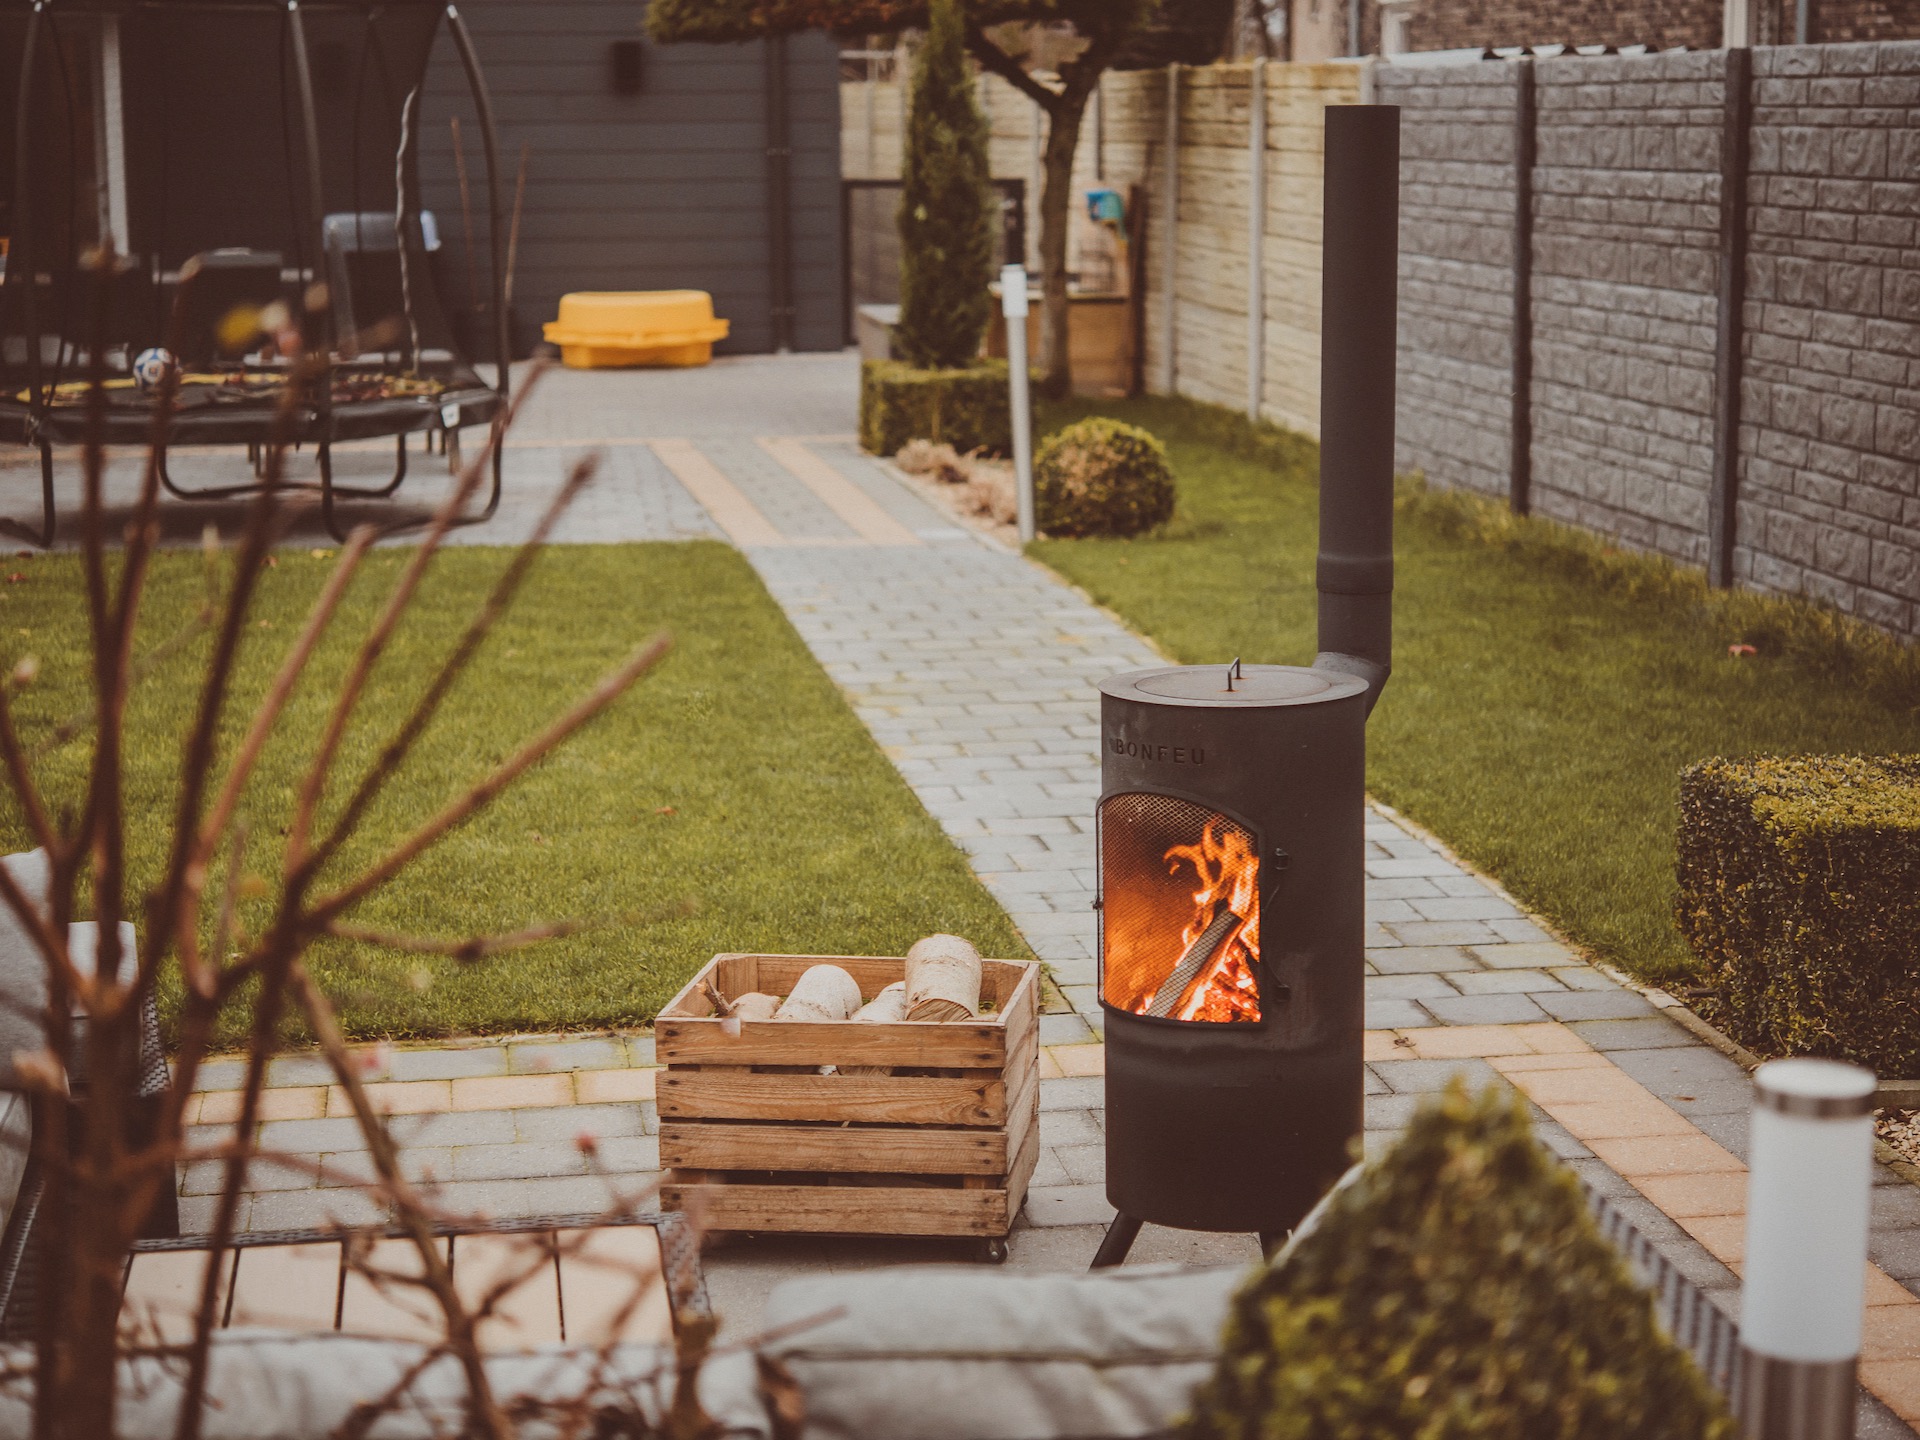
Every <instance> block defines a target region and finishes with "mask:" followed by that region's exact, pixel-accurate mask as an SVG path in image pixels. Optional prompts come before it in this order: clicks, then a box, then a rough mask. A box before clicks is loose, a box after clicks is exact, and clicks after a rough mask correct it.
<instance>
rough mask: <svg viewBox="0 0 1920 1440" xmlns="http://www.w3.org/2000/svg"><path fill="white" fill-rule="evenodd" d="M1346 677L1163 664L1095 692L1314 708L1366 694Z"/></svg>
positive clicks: (1291, 669) (1154, 700)
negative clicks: (1316, 705)
mask: <svg viewBox="0 0 1920 1440" xmlns="http://www.w3.org/2000/svg"><path fill="white" fill-rule="evenodd" d="M1366 689H1367V683H1366V681H1364V680H1361V679H1358V678H1356V677H1354V676H1351V675H1340V674H1336V673H1335V672H1333V671H1329V670H1312V669H1308V668H1307V667H1306V666H1303V665H1242V664H1241V663H1240V662H1239V661H1237V660H1236V661H1234V662H1233V663H1231V664H1228V665H1169V666H1166V667H1165V668H1163V669H1159V670H1129V671H1127V672H1126V673H1125V674H1123V675H1112V676H1109V677H1108V678H1107V679H1105V680H1102V681H1101V682H1100V693H1101V694H1103V695H1111V696H1113V697H1114V698H1115V699H1117V700H1136V701H1140V702H1143V703H1145V704H1149V705H1152V704H1168V703H1170V704H1174V705H1224V706H1271V705H1314V704H1321V703H1324V702H1327V701H1333V700H1345V699H1348V698H1350V697H1352V696H1355V695H1364V694H1365V693H1366Z"/></svg>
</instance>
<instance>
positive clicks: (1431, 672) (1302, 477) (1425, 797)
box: [1034, 399, 1920, 978]
mask: <svg viewBox="0 0 1920 1440" xmlns="http://www.w3.org/2000/svg"><path fill="white" fill-rule="evenodd" d="M1093 409H1097V410H1098V411H1099V412H1101V413H1107V414H1113V415H1117V416H1119V417H1121V418H1123V419H1127V420H1131V421H1134V422H1135V423H1138V424H1142V425H1145V426H1146V427H1147V428H1149V429H1151V430H1152V431H1153V432H1154V433H1155V434H1157V435H1159V436H1160V437H1161V438H1162V439H1163V440H1165V441H1166V442H1167V446H1168V450H1169V452H1170V455H1171V458H1172V461H1173V465H1174V469H1175V472H1176V474H1177V476H1178V479H1179V485H1180V500H1179V508H1178V511H1177V513H1176V515H1175V518H1174V520H1173V521H1172V522H1171V523H1170V524H1169V525H1168V526H1167V527H1166V528H1165V529H1164V531H1162V532H1160V533H1158V534H1155V535H1153V536H1150V537H1145V538H1141V539H1136V540H1131V541H1124V540H1077V541H1042V542H1040V543H1039V544H1038V545H1036V547H1035V549H1034V554H1035V555H1036V556H1038V557H1039V558H1040V559H1042V560H1044V561H1045V562H1046V563H1047V564H1049V565H1051V566H1053V567H1054V568H1055V569H1056V570H1058V571H1059V572H1060V573H1061V574H1063V575H1065V576H1066V577H1068V578H1069V579H1071V580H1073V581H1074V582H1076V583H1077V584H1079V585H1081V586H1082V587H1083V588H1085V589H1086V590H1087V592H1088V593H1089V594H1091V595H1092V596H1093V597H1094V598H1095V599H1096V600H1098V601H1100V602H1101V603H1103V604H1105V605H1108V606H1110V607H1112V608H1113V609H1114V610H1115V611H1117V612H1118V613H1119V614H1120V615H1122V616H1123V617H1125V618H1126V619H1127V620H1128V621H1129V622H1130V623H1131V624H1133V625H1134V626H1135V627H1136V628H1138V629H1140V630H1142V631H1144V632H1145V633H1147V634H1148V635H1151V636H1152V637H1153V638H1154V639H1155V640H1157V641H1159V642H1160V644H1161V645H1163V646H1164V647H1165V648H1166V650H1167V651H1168V652H1169V653H1170V654H1173V655H1175V656H1177V657H1178V658H1179V659H1181V660H1182V661H1186V662H1220V661H1224V660H1229V659H1231V658H1232V657H1233V656H1235V655H1240V656H1242V657H1244V658H1245V659H1247V660H1249V661H1265V662H1282V663H1297V664H1301V663H1306V662H1308V661H1309V660H1311V658H1312V656H1313V653H1314V592H1313V560H1314V550H1315V545H1316V538H1317V537H1316V534H1315V527H1316V494H1315V483H1316V482H1315V473H1316V470H1315V467H1316V464H1317V459H1316V455H1315V451H1314V447H1313V446H1312V445H1311V444H1309V443H1307V442H1305V441H1302V440H1298V439H1296V438H1293V437H1287V436H1282V435H1279V434H1277V433H1274V432H1271V431H1269V432H1266V433H1265V434H1264V435H1258V436H1256V435H1254V434H1252V433H1250V432H1249V429H1248V427H1247V426H1246V425H1245V424H1244V422H1240V421H1238V420H1235V419H1233V418H1232V417H1227V416H1224V415H1222V414H1221V413H1220V412H1214V411H1210V410H1208V409H1206V408H1204V407H1200V406H1197V405H1192V404H1188V403H1185V402H1170V401H1166V400H1153V399H1146V400H1138V401H1129V402H1120V403H1110V404H1102V405H1099V406H1089V405H1079V404H1077V405H1073V406H1056V407H1053V408H1051V409H1050V410H1049V411H1048V413H1047V414H1046V415H1045V416H1044V417H1043V418H1044V420H1045V421H1046V422H1047V424H1048V425H1049V426H1052V425H1057V424H1060V423H1064V422H1065V421H1066V420H1068V419H1070V418H1076V417H1077V416H1078V415H1080V414H1083V413H1087V412H1088V411H1089V410H1093ZM1397 531H1398V533H1397V537H1396V538H1397V560H1398V593H1397V597H1396V608H1395V629H1396V635H1395V642H1394V643H1395V653H1394V673H1393V679H1392V681H1391V683H1390V684H1389V685H1388V687H1387V690H1386V694H1385V696H1384V698H1383V699H1382V701H1381V703H1380V707H1379V709H1378V710H1377V711H1376V712H1375V713H1374V716H1373V720H1372V722H1371V726H1370V734H1369V742H1370V756H1369V763H1368V783H1369V786H1370V788H1371V789H1372V792H1373V793H1374V795H1376V796H1377V797H1378V798H1379V799H1381V800H1383V801H1385V802H1387V803H1388V804H1390V805H1393V806H1396V807H1398V808H1399V809H1401V810H1402V811H1404V812H1405V813H1406V814H1407V815H1409V816H1411V817H1412V818H1413V819H1414V820H1417V821H1418V822H1420V823H1421V824H1423V825H1426V826H1428V827H1429V828H1431V829H1432V830H1433V831H1434V832H1435V833H1436V834H1438V835H1439V836H1441V837H1442V838H1443V839H1445V840H1446V841H1447V842H1448V843H1449V844H1450V845H1452V846H1453V847H1454V848H1455V849H1457V850H1458V851H1459V852H1460V853H1461V854H1462V855H1464V856H1465V857H1466V858H1467V859H1469V860H1471V861H1472V862H1473V863H1475V864H1476V865H1478V866H1480V867H1482V868H1483V869H1485V870H1486V871H1488V872H1490V873H1491V874H1493V875H1496V876H1498V877H1499V879H1500V880H1501V881H1502V882H1503V883H1504V884H1505V885H1506V886H1507V887H1508V888H1509V889H1510V890H1511V891H1512V892H1513V893H1514V894H1515V895H1516V896H1517V897H1519V898H1520V899H1521V900H1522V901H1523V902H1524V903H1526V904H1527V905H1529V906H1531V907H1533V908H1534V909H1535V910H1537V911H1538V912H1540V913H1541V914H1543V915H1545V916H1546V917H1548V918H1549V919H1550V920H1552V921H1553V922H1555V923H1556V924H1557V925H1558V926H1560V927H1561V928H1562V929H1563V930H1564V931H1565V933H1567V934H1568V935H1569V936H1570V937H1572V938H1574V939H1576V940H1578V941H1580V942H1581V943H1583V944H1584V945H1586V946H1588V947H1590V948H1591V949H1592V950H1593V951H1594V952H1596V953H1597V954H1599V955H1601V956H1603V957H1605V958H1608V959H1611V960H1613V961H1615V962H1617V963H1619V964H1620V965H1622V966H1623V967H1625V968H1627V969H1629V970H1632V971H1634V972H1636V973H1638V974H1640V975H1643V976H1647V977H1650V978H1657V977H1661V976H1669V975H1673V974H1674V973H1676V972H1678V971H1682V970H1684V969H1685V968H1686V967H1687V965H1688V960H1689V957H1688V954H1687V951H1686V948H1685V946H1684V944H1683V943H1682V941H1681V940H1680V938H1679V936H1678V934H1677V933H1676V931H1675V929H1674V926H1673V923H1672V920H1671V918H1670V907H1671V904H1672V895H1673V889H1674V884H1673V849H1674V845H1673V830H1674V822H1675V797H1676V792H1677V784H1678V775H1679V772H1680V769H1681V767H1682V766H1684V765H1686V764H1688V763H1690V762H1692V761H1694V760H1698V759H1700V758H1702V757H1704V756H1708V755H1714V754H1723V755H1742V754H1751V753H1758V752H1786V751H1862V752H1888V751H1911V750H1914V749H1917V748H1920V718H1917V712H1916V710H1915V708H1914V707H1915V703H1916V700H1920V687H1916V685H1915V684H1914V675H1915V673H1916V669H1920V665H1916V662H1917V661H1920V655H1916V654H1915V653H1914V652H1911V651H1909V652H1908V653H1907V654H1905V655H1904V656H1903V655H1900V654H1897V653H1894V652H1893V647H1889V646H1885V645H1876V644H1874V643H1872V642H1871V641H1868V642H1867V643H1865V644H1864V645H1863V644H1861V643H1860V641H1859V637H1857V636H1856V637H1852V638H1851V639H1849V637H1848V635H1847V630H1848V627H1846V626H1844V625H1836V624H1835V623H1834V621H1833V620H1832V617H1830V616H1827V615H1825V614H1824V613H1822V612H1817V611H1814V610H1812V608H1811V607H1809V606H1805V605H1801V604H1797V603H1794V604H1787V603H1783V602H1778V601H1762V600H1759V599H1756V598H1754V597H1735V598H1731V599H1728V598H1725V597H1714V596H1710V595H1709V594H1708V592H1706V591H1705V589H1704V586H1703V585H1702V584H1701V583H1700V582H1699V580H1698V579H1697V578H1696V577H1693V576H1691V575H1689V574H1687V573H1685V572H1681V571H1678V570H1676V569H1675V568H1674V567H1672V566H1668V565H1665V564H1664V563H1663V562H1657V561H1650V560H1646V559H1642V558H1638V557H1626V556H1616V555H1614V554H1613V553H1612V552H1610V551H1608V550H1607V549H1606V548H1605V547H1604V546H1602V545H1600V544H1598V543H1597V542H1593V541H1590V540H1585V539H1581V538H1577V537H1574V536H1572V535H1571V534H1570V533H1569V532H1566V531H1562V530H1560V529H1559V527H1555V526H1550V525H1544V524H1540V523H1538V522H1527V523H1516V522H1512V521H1510V520H1503V519H1502V518H1501V517H1500V515H1499V514H1498V512H1497V510H1495V509H1494V508H1493V507H1489V506H1483V505H1476V504H1475V503H1473V502H1470V501H1463V500H1461V499H1457V498H1454V497H1446V496H1438V495H1432V494H1423V493H1421V492H1420V491H1419V490H1418V489H1417V488H1416V487H1403V495H1402V501H1401V505H1400V510H1399V519H1398V524H1397ZM1836 634H1837V635H1838V637H1839V638H1837V639H1836V638H1835V637H1836ZM1738 640H1752V641H1753V642H1754V643H1755V644H1756V645H1757V646H1758V647H1759V649H1760V653H1759V654H1758V655H1756V656H1752V657H1747V658H1735V657H1732V656H1730V655H1729V654H1728V649H1727V647H1728V644H1729V643H1730V642H1731V641H1738Z"/></svg>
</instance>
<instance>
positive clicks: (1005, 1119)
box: [654, 955, 1040, 1258]
mask: <svg viewBox="0 0 1920 1440" xmlns="http://www.w3.org/2000/svg"><path fill="white" fill-rule="evenodd" d="M822 963H826V964H833V965H838V966H840V967H841V968H842V969H843V970H845V971H846V972H847V973H848V974H850V975H852V976H853V978H854V979H855V980H856V981H858V982H859V985H860V993H861V995H862V996H863V997H865V998H867V999H872V998H873V997H874V996H875V995H877V994H879V993H880V991H881V990H882V989H884V988H885V987H886V986H888V985H890V984H892V983H893V982H894V981H896V980H899V979H902V978H903V977H904V973H905V969H906V962H905V961H904V960H898V959H880V958H867V957H860V956H844V955H716V956H715V957H714V958H713V960H712V961H711V962H709V963H708V965H707V966H706V968H705V969H703V970H702V971H701V972H700V974H699V975H696V976H695V977H694V978H693V980H692V981H690V982H689V983H688V985H687V987H686V988H685V989H684V990H682V991H681V992H680V993H679V994H678V995H677V996H675V997H674V999H673V1002H672V1003H671V1004H669V1005H668V1006H667V1007H666V1009H664V1010H662V1011H661V1012H660V1015H659V1018H658V1019H657V1020H656V1021H655V1022H654V1043H655V1046H656V1048H657V1051H658V1055H659V1059H660V1060H661V1062H662V1063H663V1064H664V1065H665V1067H666V1068H665V1069H664V1070H662V1071H661V1072H660V1074H659V1087H658V1098H659V1106H660V1164H661V1166H662V1168H663V1169H665V1170H666V1171H667V1172H668V1174H667V1176H666V1183H665V1185H664V1186H663V1188H662V1191H661V1198H662V1204H663V1206H664V1207H665V1208H666V1209H669V1210H690V1211H695V1212H697V1215H698V1218H699V1221H700V1223H701V1224H702V1225H703V1226H705V1227H706V1228H707V1229H709V1230H715V1231H728V1230H781V1231H802V1232H808V1233H816V1234H861V1235H961V1236H977V1237H980V1238H981V1239H983V1240H987V1241H990V1242H991V1241H997V1240H998V1238H999V1237H1001V1236H1004V1235H1005V1234H1006V1233H1007V1231H1008V1229H1009V1228H1010V1227H1011V1226H1012V1224H1013V1217H1014V1216H1015V1215H1017V1214H1018V1213H1019V1211H1020V1202H1021V1201H1022V1199H1024V1198H1025V1196H1026V1190H1027V1181H1028V1180H1029V1179H1030V1178H1031V1177H1032V1175H1033V1169H1034V1165H1035V1164H1036V1163H1037V1161H1038V1160H1039V1155H1040V1134H1039V1130H1040V1126H1039V1118H1040V967H1039V966H1038V965H1037V964H1035V963H1033V962H1032V961H1011V960H987V961H983V962H982V973H981V985H980V990H981V1004H982V1007H983V1008H986V1007H991V1009H990V1011H989V1012H988V1013H985V1014H983V1015H982V1016H981V1017H980V1018H979V1019H978V1020H965V1021H945V1022H919V1023H912V1022H909V1023H904V1024H894V1025H868V1024H853V1023H851V1022H848V1023H845V1024H814V1023H809V1022H805V1021H791V1020H769V1021H763V1022H759V1023H754V1022H746V1023H743V1024H742V1025H741V1026H740V1027H739V1032H740V1033H739V1034H737V1035H728V1034H727V1033H726V1032H725V1030H724V1029H723V1027H722V1022H721V1021H720V1019H719V1017H718V1016H717V1015H715V1014H714V1011H713V1007H712V1005H711V1004H710V1003H709V1002H708V1000H707V998H706V996H705V995H704V994H703V993H702V989H701V981H702V980H703V979H709V978H710V979H712V981H713V982H714V984H715V985H716V986H717V987H718V988H719V990H720V993H721V994H723V995H725V996H727V997H729V998H732V997H734V996H739V995H744V994H746V993H748V992H749V991H754V990H759V991H763V992H765V993H767V994H772V995H785V994H787V993H789V992H790V991H791V990H792V988H793V985H794V982H795V981H797V980H798V979H799V978H800V976H801V974H802V972H804V971H805V970H806V969H807V967H808V966H811V965H818V964H822ZM822 1065H834V1066H880V1065H884V1066H888V1067H892V1068H894V1070H895V1072H896V1073H894V1074H890V1075H847V1074H834V1075H821V1074H819V1073H817V1072H818V1069H819V1067H820V1066H822ZM900 1072H906V1073H900ZM989 1249H990V1250H993V1251H997V1253H996V1254H995V1255H994V1258H998V1257H999V1255H1002V1254H1004V1247H1000V1246H996V1245H991V1244H990V1245H989Z"/></svg>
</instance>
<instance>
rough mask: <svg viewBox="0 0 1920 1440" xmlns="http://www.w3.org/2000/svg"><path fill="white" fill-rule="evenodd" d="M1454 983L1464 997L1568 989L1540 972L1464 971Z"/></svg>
mask: <svg viewBox="0 0 1920 1440" xmlns="http://www.w3.org/2000/svg"><path fill="white" fill-rule="evenodd" d="M1453 983H1454V984H1455V985H1456V986H1458V987H1459V989H1460V993H1461V994H1463V995H1528V994H1538V993H1542V992H1549V991H1564V990H1565V989H1566V987H1565V986H1564V985H1562V984H1561V983H1560V982H1559V981H1558V980H1556V979H1554V978H1553V976H1551V975H1548V974H1545V973H1543V972H1541V971H1539V970H1479V971H1463V972H1461V973H1459V974H1456V975H1455V976H1454V977H1453ZM1543 1008H1544V1007H1543Z"/></svg>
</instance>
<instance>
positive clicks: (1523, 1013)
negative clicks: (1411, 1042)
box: [1420, 995, 1551, 1025]
mask: <svg viewBox="0 0 1920 1440" xmlns="http://www.w3.org/2000/svg"><path fill="white" fill-rule="evenodd" d="M1545 998H1551V997H1544V996H1535V995H1459V996H1455V997H1454V998H1453V999H1451V1000H1422V1001H1421V1002H1420V1004H1422V1005H1424V1006H1425V1007H1426V1008H1427V1009H1428V1010H1430V1011H1432V1012H1433V1014H1434V1015H1435V1017H1437V1018H1438V1019H1440V1020H1441V1021H1443V1022H1445V1023H1446V1024H1448V1025H1531V1024H1535V1023H1537V1022H1539V1021H1542V1020H1544V1019H1546V1018H1547V1017H1546V1016H1545V1015H1544V1014H1542V1013H1541V1010H1540V1007H1539V1006H1538V1005H1536V1004H1535V1003H1534V1001H1535V1000H1537V999H1545Z"/></svg>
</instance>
